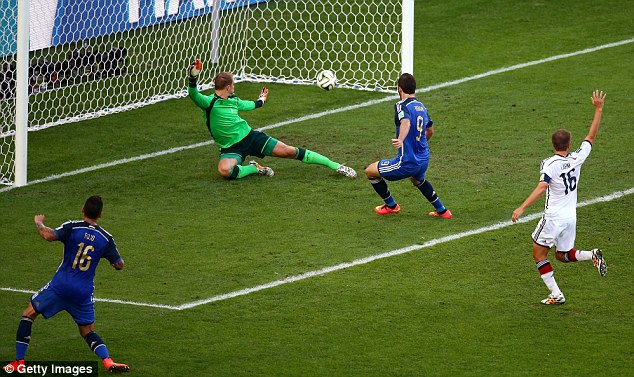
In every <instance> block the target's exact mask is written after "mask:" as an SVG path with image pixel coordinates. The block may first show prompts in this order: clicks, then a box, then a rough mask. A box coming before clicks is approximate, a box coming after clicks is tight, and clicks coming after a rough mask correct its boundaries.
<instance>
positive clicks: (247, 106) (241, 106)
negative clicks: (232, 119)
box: [236, 97, 255, 111]
mask: <svg viewBox="0 0 634 377" xmlns="http://www.w3.org/2000/svg"><path fill="white" fill-rule="evenodd" d="M236 101H237V102H236V103H237V104H238V110H240V111H249V110H253V109H255V101H245V100H241V99H240V98H238V97H236Z"/></svg>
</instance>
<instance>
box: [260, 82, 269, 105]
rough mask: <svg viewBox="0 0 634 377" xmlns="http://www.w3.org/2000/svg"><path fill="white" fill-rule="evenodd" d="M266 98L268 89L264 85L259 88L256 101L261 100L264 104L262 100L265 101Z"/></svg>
mask: <svg viewBox="0 0 634 377" xmlns="http://www.w3.org/2000/svg"><path fill="white" fill-rule="evenodd" d="M268 98H269V89H268V88H267V87H266V86H265V87H264V88H262V90H260V96H259V97H258V101H262V103H263V104H264V102H266V100H267V99H268Z"/></svg>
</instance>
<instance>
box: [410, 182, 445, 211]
mask: <svg viewBox="0 0 634 377" xmlns="http://www.w3.org/2000/svg"><path fill="white" fill-rule="evenodd" d="M416 187H418V189H419V190H420V192H421V193H422V194H423V195H424V196H425V198H427V200H429V202H430V203H431V204H432V205H433V206H434V208H435V209H436V212H438V213H444V212H445V211H446V210H447V209H446V208H445V206H444V205H443V204H442V202H441V201H440V199H439V198H438V195H436V191H434V188H433V187H432V186H431V183H429V181H428V180H426V179H425V180H423V181H422V182H421V183H420V184H418V185H417V186H416Z"/></svg>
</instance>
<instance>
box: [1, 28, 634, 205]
mask: <svg viewBox="0 0 634 377" xmlns="http://www.w3.org/2000/svg"><path fill="white" fill-rule="evenodd" d="M632 42H634V38H630V39H625V40H622V41H618V42H614V43H608V44H604V45H600V46H595V47H591V48H586V49H584V50H579V51H575V52H571V53H567V54H560V55H554V56H551V57H548V58H544V59H539V60H533V61H530V62H527V63H521V64H515V65H512V66H509V67H503V68H499V69H494V70H492V71H488V72H484V73H480V74H477V75H473V76H468V77H463V78H461V79H458V80H453V81H447V82H443V83H440V84H436V85H432V86H428V87H425V88H421V89H418V90H417V91H416V93H426V92H430V91H432V90H436V89H441V88H446V87H450V86H454V85H458V84H462V83H464V82H468V81H473V80H477V79H481V78H484V77H488V76H493V75H497V74H500V73H505V72H510V71H514V70H518V69H522V68H526V67H531V66H534V65H538V64H543V63H548V62H552V61H555V60H560V59H566V58H570V57H573V56H578V55H583V54H589V53H592V52H596V51H599V50H604V49H606V48H612V47H618V46H622V45H626V44H629V43H632ZM396 98H397V96H396V95H393V96H387V97H384V98H380V99H376V100H371V101H366V102H362V103H359V104H356V105H350V106H344V107H340V108H337V109H333V110H327V111H322V112H319V113H315V114H311V115H306V116H303V117H299V118H293V119H289V120H286V121H282V122H278V123H274V124H271V125H268V126H264V127H261V128H258V129H257V130H259V131H265V130H270V129H273V128H278V127H281V126H285V125H288V124H294V123H300V122H303V121H306V120H310V119H317V118H322V117H324V116H328V115H332V114H337V113H341V112H345V111H350V110H356V109H360V108H364V107H368V106H373V105H377V104H380V103H383V102H387V101H393V100H394V99H396ZM210 144H213V141H205V142H201V143H196V144H191V145H185V146H182V147H176V148H171V149H166V150H163V151H159V152H155V153H148V154H143V155H140V156H136V157H130V158H124V159H120V160H116V161H112V162H109V163H105V164H99V165H95V166H90V167H87V168H83V169H78V170H73V171H70V172H66V173H61V174H54V175H50V176H48V177H45V178H42V179H37V180H34V181H30V182H28V183H27V184H26V185H25V186H21V187H26V186H31V185H34V184H37V183H44V182H50V181H53V180H56V179H59V178H63V177H69V176H73V175H77V174H81V173H86V172H89V171H94V170H99V169H104V168H108V167H112V166H116V165H122V164H127V163H129V162H134V161H140V160H145V159H149V158H154V157H158V156H163V155H167V154H172V153H176V152H180V151H182V150H186V149H193V148H198V147H202V146H206V145H210ZM16 188H17V187H16V186H15V185H12V186H7V187H3V188H0V193H2V192H5V191H10V190H13V189H16Z"/></svg>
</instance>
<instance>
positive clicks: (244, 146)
mask: <svg viewBox="0 0 634 377" xmlns="http://www.w3.org/2000/svg"><path fill="white" fill-rule="evenodd" d="M277 143H278V141H277V140H276V139H274V138H272V137H270V136H269V135H267V134H265V133H264V132H260V131H255V130H251V132H249V133H248V134H247V136H245V137H244V138H243V139H242V140H240V141H239V142H237V143H235V144H233V145H232V146H230V147H227V148H220V159H223V158H235V159H236V160H238V163H239V164H241V163H242V162H243V161H244V160H245V159H246V157H247V156H255V157H259V158H262V157H264V156H271V155H272V154H273V149H274V148H275V146H276V145H277Z"/></svg>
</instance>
